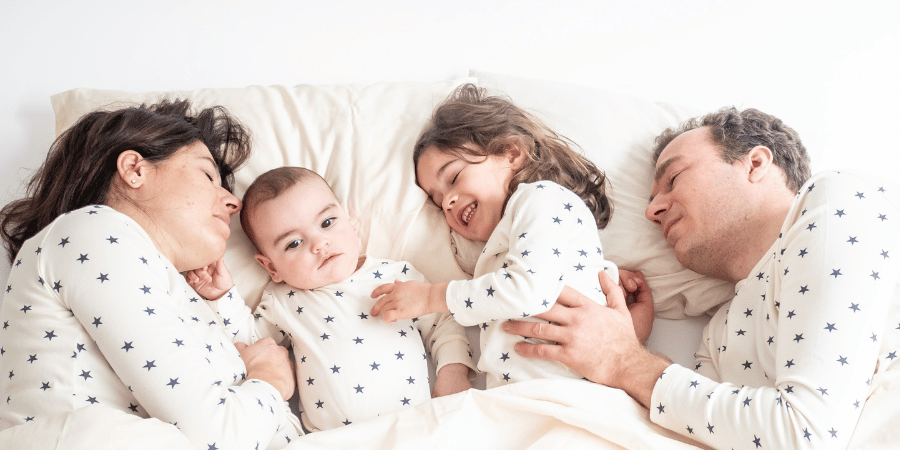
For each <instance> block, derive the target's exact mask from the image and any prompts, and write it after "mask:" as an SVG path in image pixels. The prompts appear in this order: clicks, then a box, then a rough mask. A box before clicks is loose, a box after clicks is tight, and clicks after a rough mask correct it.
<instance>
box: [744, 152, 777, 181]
mask: <svg viewBox="0 0 900 450" xmlns="http://www.w3.org/2000/svg"><path fill="white" fill-rule="evenodd" d="M745 158H746V161H747V167H748V169H749V172H748V180H749V181H750V182H751V183H756V182H759V181H760V180H764V179H765V178H766V176H767V175H768V174H769V173H770V172H771V169H772V167H776V166H775V164H774V158H775V156H774V155H773V154H772V150H770V149H769V147H766V146H764V145H757V146H756V147H753V148H751V149H750V151H749V152H747V156H745Z"/></svg>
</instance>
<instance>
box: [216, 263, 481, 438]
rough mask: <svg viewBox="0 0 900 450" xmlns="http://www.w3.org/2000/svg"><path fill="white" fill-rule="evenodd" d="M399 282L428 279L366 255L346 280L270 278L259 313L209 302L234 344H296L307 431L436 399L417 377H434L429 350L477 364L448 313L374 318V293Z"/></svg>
mask: <svg viewBox="0 0 900 450" xmlns="http://www.w3.org/2000/svg"><path fill="white" fill-rule="evenodd" d="M394 280H401V281H407V280H419V281H424V280H425V279H424V277H423V276H422V274H421V273H419V272H418V271H416V269H415V268H414V267H413V266H412V265H411V264H409V263H407V262H402V261H400V262H395V261H389V260H380V259H375V258H366V260H365V262H364V263H363V265H362V266H361V267H359V269H357V271H356V272H354V273H353V274H352V275H351V276H350V277H349V278H348V279H347V280H344V281H342V282H339V283H336V284H332V285H328V286H323V287H321V288H317V289H311V290H306V289H296V288H292V287H291V286H289V285H286V284H283V283H270V284H269V285H268V286H267V287H266V289H265V291H264V293H263V298H262V301H261V302H260V304H259V306H258V307H257V308H256V310H255V311H254V314H253V315H251V314H248V311H249V309H248V308H247V306H246V305H245V304H244V301H243V300H242V299H240V298H238V297H239V296H237V295H235V296H234V297H235V298H231V299H225V298H222V299H219V300H217V301H215V302H210V306H211V307H212V308H213V309H214V310H216V311H218V312H219V314H220V315H221V317H222V320H223V322H224V321H227V324H226V328H227V329H228V330H229V331H230V332H232V333H233V334H234V339H235V340H236V341H241V342H245V343H250V342H254V341H256V340H258V339H260V338H263V337H271V338H273V339H275V341H276V342H282V341H285V342H286V341H290V342H291V344H292V349H293V351H294V359H295V361H298V363H297V365H296V366H295V367H296V374H297V380H298V386H299V394H300V404H301V407H302V408H301V409H302V410H303V414H301V416H300V418H301V420H302V421H303V424H304V426H305V427H306V428H307V429H308V430H326V429H331V428H335V427H341V426H344V424H345V422H347V423H350V422H356V421H362V420H366V419H369V418H372V417H375V416H377V415H379V414H383V413H387V412H390V411H394V410H396V409H398V408H401V407H404V406H413V405H418V404H420V403H422V402H424V401H426V400H428V399H430V398H431V392H430V387H429V385H428V383H418V382H416V380H426V379H427V378H428V365H427V364H428V361H427V359H425V358H426V357H427V355H428V354H431V356H432V358H433V360H435V361H438V363H437V365H438V367H441V364H447V363H454V362H462V363H464V364H467V365H469V366H470V367H473V366H474V364H473V363H472V361H471V356H470V354H469V346H468V342H467V340H466V339H465V331H464V329H463V328H462V327H461V326H460V325H459V324H458V323H456V322H455V321H453V320H452V319H450V318H449V317H447V316H440V315H437V314H433V315H428V316H423V317H420V318H418V319H417V320H400V321H397V322H394V323H385V322H384V321H382V320H381V319H380V318H374V319H376V320H372V319H373V318H372V317H370V316H369V315H368V312H369V311H370V310H371V308H372V305H374V304H375V299H372V298H371V297H370V294H371V293H372V290H374V289H375V288H376V287H378V286H380V285H382V284H385V283H391V282H393V281H394ZM299 305H303V306H302V311H300V310H298V308H300V306H299ZM301 312H302V313H301ZM255 316H257V317H259V318H258V319H256V318H255ZM238 318H246V320H241V319H238ZM413 335H415V338H413ZM436 341H437V342H441V345H440V347H439V349H438V346H437V345H434V346H433V344H434V342H436ZM411 355H422V356H423V358H421V359H419V358H412V357H410V356H411ZM339 393H340V394H339ZM347 393H349V394H351V395H346V394H347Z"/></svg>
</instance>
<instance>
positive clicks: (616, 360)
mask: <svg viewBox="0 0 900 450" xmlns="http://www.w3.org/2000/svg"><path fill="white" fill-rule="evenodd" d="M599 278H600V286H601V287H602V288H603V293H604V294H606V301H607V303H608V306H602V305H599V304H597V303H596V302H594V301H592V300H590V299H588V298H587V297H584V296H583V295H581V294H580V293H578V292H577V291H575V290H574V289H571V288H569V287H566V288H565V289H563V292H562V293H561V294H560V296H559V299H558V300H557V302H556V304H555V305H554V306H553V307H552V308H551V309H550V310H549V311H547V312H546V313H543V314H541V315H539V316H537V317H539V318H541V319H544V320H547V321H550V322H551V323H550V324H547V323H540V322H519V321H509V322H506V323H505V324H504V325H503V330H504V331H506V332H507V333H510V334H518V335H521V336H525V337H532V338H538V339H544V340H549V341H554V342H556V343H557V344H555V345H553V344H529V343H526V342H519V343H518V344H516V352H517V353H519V354H520V355H522V356H526V357H531V358H539V359H548V360H555V361H559V362H561V363H563V364H565V365H566V366H568V367H570V368H572V369H573V370H575V371H576V372H578V373H580V374H582V375H583V376H584V377H585V378H587V379H589V380H591V381H593V382H595V383H599V384H604V385H606V386H610V387H614V388H619V389H622V390H624V391H625V392H627V393H628V394H629V395H631V396H632V397H634V398H635V399H636V400H637V401H638V402H640V403H641V404H642V405H644V406H645V407H649V405H650V396H651V394H652V393H653V386H654V385H655V384H656V380H658V379H659V377H660V375H662V373H663V371H664V370H665V369H666V367H668V366H669V365H670V364H671V362H669V361H667V360H665V359H664V358H661V357H659V356H656V355H654V354H652V353H650V352H649V351H648V350H647V349H646V348H644V347H643V346H642V345H641V344H640V342H638V338H637V336H636V335H635V325H634V323H633V322H632V317H631V313H630V312H629V310H628V307H627V306H626V305H625V297H624V295H623V292H622V290H621V289H620V288H619V287H618V286H616V284H615V283H614V282H613V281H612V279H610V278H609V275H607V274H606V273H605V272H600V275H599ZM651 301H652V299H651ZM651 320H652V316H651Z"/></svg>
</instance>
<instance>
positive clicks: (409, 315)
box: [370, 280, 448, 322]
mask: <svg viewBox="0 0 900 450" xmlns="http://www.w3.org/2000/svg"><path fill="white" fill-rule="evenodd" d="M432 286H433V285H431V284H428V283H423V282H421V281H399V280H398V281H395V282H393V283H388V284H382V285H381V286H378V287H377V288H375V290H374V291H372V298H378V297H381V296H383V297H381V298H380V299H378V301H377V302H375V306H373V307H372V311H370V312H371V314H372V315H373V316H377V315H379V314H382V313H384V314H382V316H381V318H382V319H383V320H384V321H385V322H396V321H398V320H400V319H414V318H416V317H422V316H424V315H426V314H431V313H433V312H448V311H447V302H446V300H444V299H443V298H441V299H440V302H438V301H435V302H431V301H429V293H430V291H431V288H432ZM440 303H443V309H441V304H440Z"/></svg>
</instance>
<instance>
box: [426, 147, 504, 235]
mask: <svg viewBox="0 0 900 450" xmlns="http://www.w3.org/2000/svg"><path fill="white" fill-rule="evenodd" d="M473 159H474V160H475V162H469V161H466V160H464V159H461V158H459V157H458V156H456V155H453V154H448V153H443V152H441V151H439V150H438V149H437V148H435V147H428V148H426V149H425V151H424V152H422V155H421V156H419V160H418V164H417V166H416V180H417V181H418V182H419V186H421V187H422V189H423V190H424V191H425V193H427V194H428V197H429V198H430V199H431V201H432V202H434V204H436V205H437V206H438V207H440V208H441V210H442V211H443V212H444V218H445V219H447V223H448V224H450V228H453V229H454V230H456V232H457V233H459V234H461V235H462V236H463V237H465V238H467V239H471V240H475V241H482V242H484V241H487V240H488V238H489V237H490V236H491V233H493V232H494V228H496V227H497V224H498V223H500V218H501V217H503V208H504V206H505V205H506V200H507V199H508V198H509V183H510V182H511V181H512V177H513V175H514V174H515V172H516V170H517V169H518V168H519V167H520V166H521V164H522V155H521V153H520V152H519V151H518V150H515V149H512V150H507V152H506V153H505V154H503V155H492V156H488V157H485V158H483V159H480V158H479V157H473Z"/></svg>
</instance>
